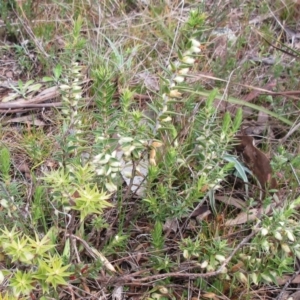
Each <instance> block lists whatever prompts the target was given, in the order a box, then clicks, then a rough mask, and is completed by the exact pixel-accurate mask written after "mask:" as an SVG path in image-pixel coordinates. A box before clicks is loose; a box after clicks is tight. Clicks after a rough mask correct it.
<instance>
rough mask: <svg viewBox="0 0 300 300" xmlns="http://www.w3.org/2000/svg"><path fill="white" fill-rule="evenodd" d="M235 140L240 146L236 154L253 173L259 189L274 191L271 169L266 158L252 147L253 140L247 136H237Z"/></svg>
mask: <svg viewBox="0 0 300 300" xmlns="http://www.w3.org/2000/svg"><path fill="white" fill-rule="evenodd" d="M236 138H237V139H238V140H239V141H240V144H238V145H237V146H236V150H237V152H238V153H241V154H242V156H243V158H244V160H245V163H246V165H247V167H248V168H249V169H250V170H251V171H252V172H253V174H254V176H255V177H256V178H257V180H258V181H259V183H260V185H261V188H262V189H266V188H268V187H269V188H271V189H275V188H276V187H277V182H276V179H275V178H273V177H272V168H271V164H270V161H269V159H268V158H267V156H266V155H265V154H264V153H263V152H262V151H261V150H259V149H257V148H256V147H255V145H254V139H253V137H251V136H248V135H239V136H236Z"/></svg>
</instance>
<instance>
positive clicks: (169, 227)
mask: <svg viewBox="0 0 300 300" xmlns="http://www.w3.org/2000/svg"><path fill="white" fill-rule="evenodd" d="M177 230H178V222H177V220H176V219H175V218H168V219H167V220H166V222H165V224H164V225H163V231H164V232H168V231H173V232H175V233H176V232H177Z"/></svg>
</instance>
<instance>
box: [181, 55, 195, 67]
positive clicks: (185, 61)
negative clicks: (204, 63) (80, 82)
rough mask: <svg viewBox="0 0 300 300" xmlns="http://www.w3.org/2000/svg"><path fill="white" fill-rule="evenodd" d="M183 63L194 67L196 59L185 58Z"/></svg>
mask: <svg viewBox="0 0 300 300" xmlns="http://www.w3.org/2000/svg"><path fill="white" fill-rule="evenodd" d="M182 62H184V63H185V64H188V65H192V64H193V63H194V62H195V59H194V58H192V57H190V56H185V57H183V59H182Z"/></svg>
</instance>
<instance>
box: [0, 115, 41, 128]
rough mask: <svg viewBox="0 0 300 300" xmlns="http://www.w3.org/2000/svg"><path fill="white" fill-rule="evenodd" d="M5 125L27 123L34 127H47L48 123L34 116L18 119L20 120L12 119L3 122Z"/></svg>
mask: <svg viewBox="0 0 300 300" xmlns="http://www.w3.org/2000/svg"><path fill="white" fill-rule="evenodd" d="M3 123H4V124H9V123H26V124H30V125H34V126H45V125H46V123H45V122H43V121H41V120H39V119H36V118H34V117H33V116H32V115H27V116H23V117H18V118H12V119H7V120H5V121H4V122H3Z"/></svg>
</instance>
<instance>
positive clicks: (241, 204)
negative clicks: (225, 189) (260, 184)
mask: <svg viewBox="0 0 300 300" xmlns="http://www.w3.org/2000/svg"><path fill="white" fill-rule="evenodd" d="M215 198H216V200H219V201H221V202H223V203H225V204H228V205H233V206H235V207H236V208H239V209H243V208H245V207H246V203H245V201H242V200H240V199H236V198H233V197H226V196H215Z"/></svg>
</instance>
